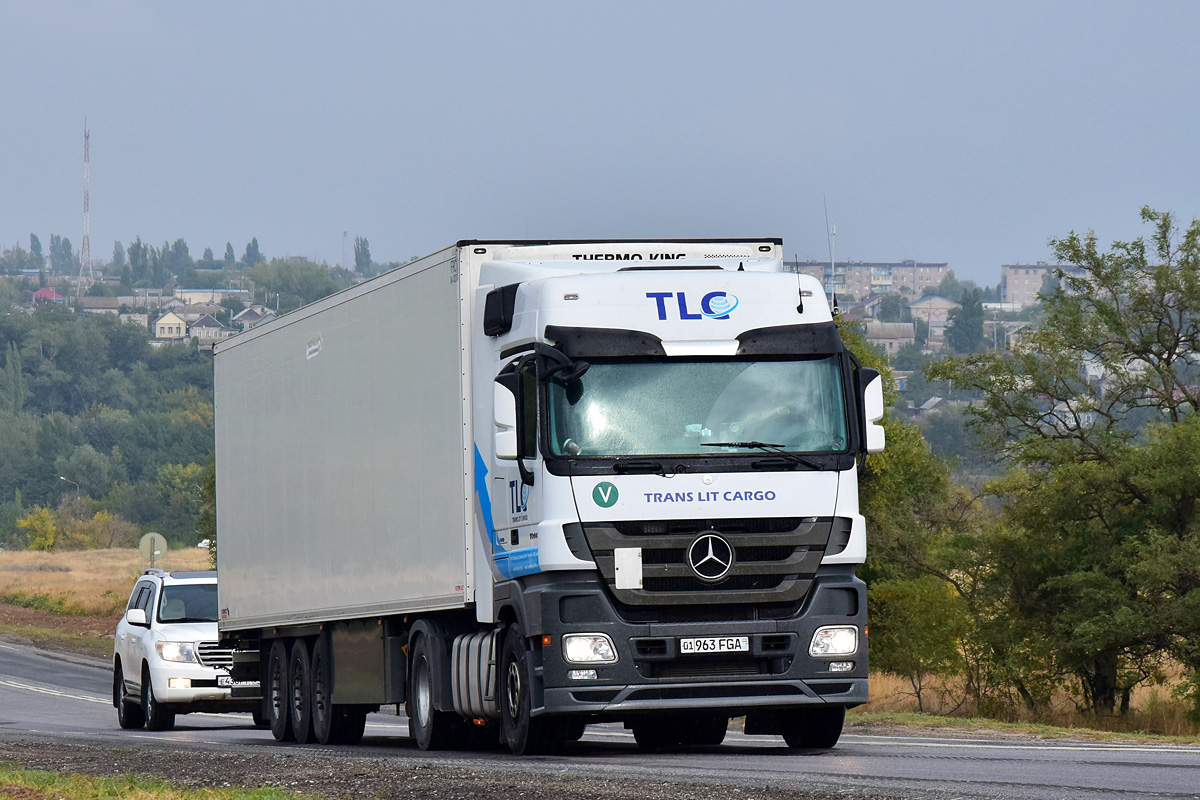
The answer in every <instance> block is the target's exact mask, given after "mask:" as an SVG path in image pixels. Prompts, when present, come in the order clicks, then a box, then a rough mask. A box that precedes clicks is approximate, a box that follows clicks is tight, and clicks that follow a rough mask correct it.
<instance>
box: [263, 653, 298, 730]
mask: <svg viewBox="0 0 1200 800" xmlns="http://www.w3.org/2000/svg"><path fill="white" fill-rule="evenodd" d="M264 683H265V685H264V686H263V691H264V692H265V693H266V700H267V702H266V713H267V717H266V720H267V722H268V723H269V724H270V726H271V735H272V736H274V737H275V741H277V742H290V741H292V740H293V739H294V738H295V737H294V736H293V735H292V724H291V720H290V719H288V651H287V645H285V644H284V642H283V640H282V639H276V640H275V641H274V642H272V643H271V650H270V653H269V654H268V656H267V679H266V681H265V682H264Z"/></svg>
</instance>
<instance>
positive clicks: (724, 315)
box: [646, 292, 738, 320]
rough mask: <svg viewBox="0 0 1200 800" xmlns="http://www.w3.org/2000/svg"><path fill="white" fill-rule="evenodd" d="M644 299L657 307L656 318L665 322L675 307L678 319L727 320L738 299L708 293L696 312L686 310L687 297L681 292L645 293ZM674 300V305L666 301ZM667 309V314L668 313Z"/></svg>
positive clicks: (723, 294) (731, 296) (702, 298)
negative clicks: (652, 302)
mask: <svg viewBox="0 0 1200 800" xmlns="http://www.w3.org/2000/svg"><path fill="white" fill-rule="evenodd" d="M646 297H647V299H649V300H653V301H654V302H655V304H657V306H658V318H659V319H661V320H665V319H666V318H667V315H668V313H674V312H675V310H676V307H677V308H678V311H679V319H705V318H707V319H729V314H730V313H731V312H732V311H733V310H734V309H735V308H737V304H738V299H737V297H735V296H733V295H729V294H726V293H725V292H709V293H708V294H706V295H704V297H701V298H700V306H699V309H698V310H697V311H690V310H689V309H688V299H687V295H686V294H684V293H683V292H646ZM671 298H674V299H675V302H674V303H669V302H668V301H669V300H670V299H671ZM668 309H669V312H668Z"/></svg>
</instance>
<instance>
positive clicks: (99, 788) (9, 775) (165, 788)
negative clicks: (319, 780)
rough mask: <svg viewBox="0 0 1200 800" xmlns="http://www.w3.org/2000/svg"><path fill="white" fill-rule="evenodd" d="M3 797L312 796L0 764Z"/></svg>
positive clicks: (221, 799)
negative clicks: (193, 786) (188, 786)
mask: <svg viewBox="0 0 1200 800" xmlns="http://www.w3.org/2000/svg"><path fill="white" fill-rule="evenodd" d="M0 797H11V798H19V800H59V798H65V799H66V800H109V799H110V798H118V797H119V798H124V799H125V800H232V799H233V798H248V799H249V800H284V798H288V800H297V798H300V799H301V800H302V799H303V798H304V797H311V796H310V795H297V794H296V793H294V792H290V791H286V790H284V789H246V788H239V787H228V788H224V787H223V788H216V789H180V788H177V787H174V786H172V785H171V784H169V783H167V782H165V781H162V780H159V779H157V778H145V777H137V776H133V775H124V776H121V777H115V778H97V777H91V776H87V775H63V774H60V773H57V772H45V771H42V770H28V769H18V768H17V767H16V766H14V765H12V764H0Z"/></svg>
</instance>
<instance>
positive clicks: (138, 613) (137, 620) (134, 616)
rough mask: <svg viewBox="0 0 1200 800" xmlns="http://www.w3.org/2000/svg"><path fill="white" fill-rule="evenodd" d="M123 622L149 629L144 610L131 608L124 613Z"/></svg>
mask: <svg viewBox="0 0 1200 800" xmlns="http://www.w3.org/2000/svg"><path fill="white" fill-rule="evenodd" d="M125 621H126V622H128V623H129V624H130V625H137V626H139V627H142V628H149V627H150V623H149V622H148V621H147V620H146V610H145V609H144V608H131V609H129V610H128V611H126V612H125Z"/></svg>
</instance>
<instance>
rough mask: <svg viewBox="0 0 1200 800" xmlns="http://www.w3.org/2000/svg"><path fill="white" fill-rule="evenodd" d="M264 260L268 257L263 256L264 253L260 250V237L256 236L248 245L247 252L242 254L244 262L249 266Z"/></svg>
mask: <svg viewBox="0 0 1200 800" xmlns="http://www.w3.org/2000/svg"><path fill="white" fill-rule="evenodd" d="M262 261H266V259H265V258H263V256H262V253H260V252H259V251H258V237H257V236H255V237H254V238H253V239H251V240H250V242H249V243H248V244H247V245H246V253H245V255H243V256H242V264H244V265H245V266H247V267H253V266H254V265H255V264H258V263H260V262H262Z"/></svg>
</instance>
